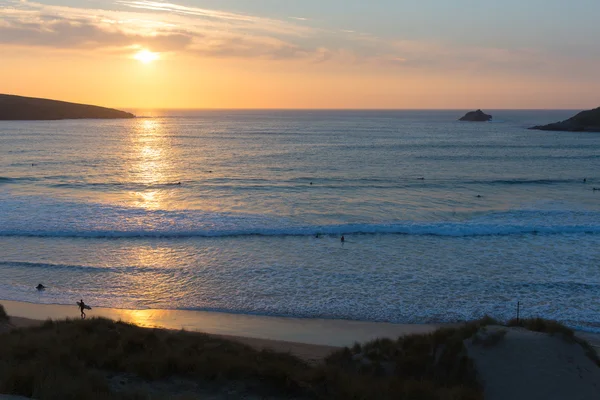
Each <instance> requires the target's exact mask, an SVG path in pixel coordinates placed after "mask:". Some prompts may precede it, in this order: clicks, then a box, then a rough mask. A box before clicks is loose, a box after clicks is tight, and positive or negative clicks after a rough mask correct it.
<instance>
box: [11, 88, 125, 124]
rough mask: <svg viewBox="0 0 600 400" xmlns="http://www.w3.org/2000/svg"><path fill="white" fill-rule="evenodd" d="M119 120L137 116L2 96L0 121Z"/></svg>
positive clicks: (60, 102)
mask: <svg viewBox="0 0 600 400" xmlns="http://www.w3.org/2000/svg"><path fill="white" fill-rule="evenodd" d="M117 118H135V115H133V114H131V113H128V112H125V111H119V110H115V109H112V108H105V107H98V106H92V105H87V104H77V103H68V102H65V101H57V100H49V99H38V98H34V97H22V96H14V95H9V94H0V121H10V120H16V121H34V120H59V119H117Z"/></svg>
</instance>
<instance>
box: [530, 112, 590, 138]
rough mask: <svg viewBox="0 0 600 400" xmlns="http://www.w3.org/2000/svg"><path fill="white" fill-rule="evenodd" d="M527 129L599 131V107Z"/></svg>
mask: <svg viewBox="0 0 600 400" xmlns="http://www.w3.org/2000/svg"><path fill="white" fill-rule="evenodd" d="M529 129H538V130H542V131H566V132H600V107H598V108H595V109H593V110H588V111H582V112H580V113H579V114H577V115H575V116H574V117H571V118H569V119H567V120H565V121H561V122H555V123H553V124H548V125H538V126H534V127H532V128H529Z"/></svg>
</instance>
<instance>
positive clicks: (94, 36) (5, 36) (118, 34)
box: [0, 16, 193, 51]
mask: <svg viewBox="0 0 600 400" xmlns="http://www.w3.org/2000/svg"><path fill="white" fill-rule="evenodd" d="M192 40H193V36H192V35H190V34H187V33H176V32H169V33H158V34H155V35H139V34H132V33H127V32H124V31H122V30H120V29H117V28H114V27H112V26H103V24H93V23H91V22H90V21H86V20H79V19H72V20H71V19H65V18H61V17H55V16H52V17H51V16H43V17H42V18H40V21H39V22H18V21H17V22H12V23H9V24H3V25H0V43H3V44H12V45H27V46H42V47H53V48H69V49H98V48H103V47H129V46H133V45H138V46H145V47H151V48H152V49H153V50H155V51H177V50H181V49H185V48H186V47H188V46H189V45H190V44H191V42H192Z"/></svg>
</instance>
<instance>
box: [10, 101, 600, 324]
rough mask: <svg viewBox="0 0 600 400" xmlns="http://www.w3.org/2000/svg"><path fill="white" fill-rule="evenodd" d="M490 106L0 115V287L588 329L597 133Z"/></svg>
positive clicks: (124, 303) (174, 304)
mask: <svg viewBox="0 0 600 400" xmlns="http://www.w3.org/2000/svg"><path fill="white" fill-rule="evenodd" d="M490 113H491V114H493V115H494V122H491V123H462V122H458V121H456V120H457V119H458V118H459V117H460V116H462V115H463V114H464V111H284V110H271V111H240V110H237V111H228V110H214V111H189V110H182V111H176V110H172V111H153V112H145V111H143V112H138V115H141V116H142V117H141V118H137V119H133V120H67V121H51V122H48V121H44V122H41V121H36V122H0V299H4V300H17V301H27V302H33V303H49V304H74V303H75V301H77V300H78V299H80V298H83V299H85V301H86V303H88V304H91V305H93V306H102V307H114V308H127V309H147V308H156V309H185V310H205V311H221V312H229V313H241V314H258V315H276V316H289V317H302V318H331V319H351V320H362V321H385V322H394V323H437V322H455V321H461V320H466V319H472V318H477V317H480V316H483V315H485V314H488V315H491V316H493V317H497V318H501V319H508V318H511V317H513V316H515V313H516V306H517V302H520V304H521V315H522V316H524V317H528V316H541V317H546V318H552V319H557V320H560V321H563V322H565V323H567V324H569V325H570V326H572V327H576V328H579V329H583V330H588V331H596V332H600V251H599V250H598V249H600V191H593V188H594V187H597V188H600V172H599V171H600V134H596V133H583V132H582V133H566V132H542V131H531V130H527V129H526V128H527V127H529V126H533V125H537V124H543V123H549V122H554V121H558V120H563V119H566V118H568V117H570V116H572V115H573V114H574V113H575V112H574V111H565V110H562V111H561V110H556V111H551V110H546V111H509V110H497V111H490ZM584 179H586V181H585V182H584ZM342 235H344V237H345V239H346V241H345V243H341V241H340V237H341V236H342ZM38 283H42V284H44V285H45V286H47V289H46V290H45V291H42V292H38V291H37V290H35V286H36V285H37V284H38Z"/></svg>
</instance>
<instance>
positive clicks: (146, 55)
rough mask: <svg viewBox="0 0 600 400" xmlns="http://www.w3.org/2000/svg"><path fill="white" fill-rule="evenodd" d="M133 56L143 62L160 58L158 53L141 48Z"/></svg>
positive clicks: (146, 62)
mask: <svg viewBox="0 0 600 400" xmlns="http://www.w3.org/2000/svg"><path fill="white" fill-rule="evenodd" d="M133 58H135V59H136V60H138V61H141V62H143V63H144V64H148V63H150V62H152V61H155V60H158V53H154V52H151V51H148V50H140V51H138V52H137V53H136V54H135V55H134V56H133Z"/></svg>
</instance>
